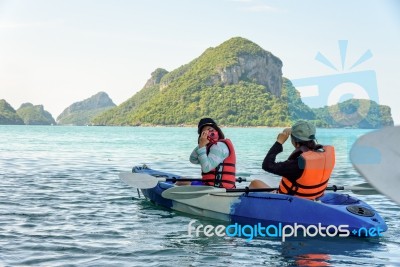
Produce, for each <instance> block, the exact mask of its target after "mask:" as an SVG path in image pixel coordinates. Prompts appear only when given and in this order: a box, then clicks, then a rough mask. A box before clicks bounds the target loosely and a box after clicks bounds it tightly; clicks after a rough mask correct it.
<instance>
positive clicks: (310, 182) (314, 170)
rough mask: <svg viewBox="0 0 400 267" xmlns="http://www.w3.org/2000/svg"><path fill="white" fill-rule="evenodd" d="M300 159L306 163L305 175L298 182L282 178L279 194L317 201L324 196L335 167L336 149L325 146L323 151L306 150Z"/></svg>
mask: <svg viewBox="0 0 400 267" xmlns="http://www.w3.org/2000/svg"><path fill="white" fill-rule="evenodd" d="M300 157H303V159H304V161H305V167H304V171H303V174H302V175H301V177H300V178H298V179H297V180H296V182H294V183H292V182H291V181H290V180H289V179H287V178H285V177H282V180H281V183H280V184H279V190H278V192H279V193H282V194H288V195H295V196H299V197H304V198H308V199H316V198H318V197H320V196H322V195H323V194H324V191H325V189H326V186H327V185H328V180H329V177H330V176H331V173H332V170H333V167H334V166H335V149H334V148H333V147H332V146H324V147H323V151H311V150H306V151H305V152H303V153H302V154H301V155H300Z"/></svg>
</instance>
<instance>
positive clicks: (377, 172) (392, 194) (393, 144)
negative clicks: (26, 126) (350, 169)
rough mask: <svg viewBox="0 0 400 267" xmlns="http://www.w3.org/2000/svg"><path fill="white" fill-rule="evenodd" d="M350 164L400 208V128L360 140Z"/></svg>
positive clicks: (354, 149) (383, 131)
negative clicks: (399, 205)
mask: <svg viewBox="0 0 400 267" xmlns="http://www.w3.org/2000/svg"><path fill="white" fill-rule="evenodd" d="M350 160H351V162H352V164H353V166H354V167H355V168H356V170H357V171H358V172H359V173H360V174H361V175H362V176H364V177H365V179H367V181H369V182H370V183H371V185H372V186H374V187H375V188H376V189H378V191H380V192H381V193H383V194H385V195H386V196H388V197H389V198H391V199H392V200H394V201H395V202H397V203H398V204H400V193H399V189H400V166H399V165H398V164H399V162H400V126H395V127H387V128H383V129H381V130H378V131H373V132H370V133H367V134H365V135H363V136H361V137H360V138H359V139H358V140H357V141H356V142H355V143H354V144H353V146H352V148H351V151H350Z"/></svg>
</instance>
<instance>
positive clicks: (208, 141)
mask: <svg viewBox="0 0 400 267" xmlns="http://www.w3.org/2000/svg"><path fill="white" fill-rule="evenodd" d="M197 132H198V134H199V138H198V146H197V147H196V148H195V149H194V150H193V152H192V153H191V154H190V159H189V160H190V162H191V163H194V164H200V166H201V175H202V182H201V184H205V185H210V186H214V187H224V188H235V182H236V176H235V174H236V154H235V149H234V147H233V145H232V142H231V141H230V140H229V139H225V135H224V133H223V132H222V131H221V129H220V128H219V127H218V125H217V124H216V123H215V121H214V120H213V119H210V118H203V119H201V120H200V121H199V124H198V130H197ZM192 184H195V183H192Z"/></svg>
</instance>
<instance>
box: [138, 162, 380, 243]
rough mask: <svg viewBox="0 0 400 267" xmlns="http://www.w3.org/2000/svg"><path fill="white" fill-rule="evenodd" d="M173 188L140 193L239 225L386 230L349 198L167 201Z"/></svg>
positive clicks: (250, 196)
mask: <svg viewBox="0 0 400 267" xmlns="http://www.w3.org/2000/svg"><path fill="white" fill-rule="evenodd" d="M132 172H133V173H144V174H148V175H152V176H155V177H164V178H174V177H175V178H177V179H179V178H180V176H179V175H175V174H171V173H165V172H160V171H156V170H153V169H150V168H148V167H147V166H138V167H134V168H133V169H132ZM174 186H175V185H174V184H173V183H171V182H159V183H158V184H157V185H156V186H155V187H154V188H150V189H141V191H142V193H143V195H144V196H145V197H146V198H147V199H149V200H150V201H151V202H153V203H155V204H157V205H160V206H163V207H167V208H170V209H173V210H177V211H181V212H185V213H188V214H193V215H197V216H204V217H209V218H213V219H218V220H223V221H227V222H230V223H237V224H239V225H260V226H264V227H268V226H275V227H282V226H285V225H292V226H299V225H301V226H302V227H309V226H313V227H314V228H315V229H316V228H317V227H319V228H321V229H324V230H326V232H327V233H329V232H330V233H332V232H333V234H337V233H339V234H340V233H345V232H347V233H349V235H351V236H370V237H371V236H372V237H374V236H381V233H382V232H385V231H386V230H387V225H386V223H385V221H384V220H383V218H382V217H381V216H380V215H379V214H378V212H377V211H376V210H375V209H373V208H372V207H371V206H369V205H368V204H366V203H365V202H363V201H362V200H359V199H357V198H355V197H353V196H350V195H348V194H341V193H336V192H335V193H334V192H326V193H325V194H324V195H323V196H322V197H320V198H319V199H317V200H315V201H312V200H308V199H304V198H299V197H295V196H290V195H284V194H277V193H268V192H248V193H241V192H230V193H210V194H205V195H201V196H200V197H194V198H185V199H166V198H164V197H163V196H162V193H163V191H165V190H167V189H169V188H171V187H174ZM276 229H278V228H276ZM307 230H308V228H307ZM341 230H343V231H341Z"/></svg>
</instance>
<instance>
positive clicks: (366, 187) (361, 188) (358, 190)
mask: <svg viewBox="0 0 400 267" xmlns="http://www.w3.org/2000/svg"><path fill="white" fill-rule="evenodd" d="M344 189H346V190H351V191H352V192H353V193H354V194H357V195H376V194H380V192H378V190H376V189H375V188H374V187H372V186H371V185H370V184H369V183H362V184H358V185H356V186H345V188H344Z"/></svg>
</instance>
